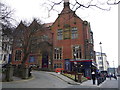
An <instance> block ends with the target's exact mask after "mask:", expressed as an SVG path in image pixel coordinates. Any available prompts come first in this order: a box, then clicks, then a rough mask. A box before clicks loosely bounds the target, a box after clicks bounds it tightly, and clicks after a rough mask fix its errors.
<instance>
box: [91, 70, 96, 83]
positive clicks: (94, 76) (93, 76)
mask: <svg viewBox="0 0 120 90" xmlns="http://www.w3.org/2000/svg"><path fill="white" fill-rule="evenodd" d="M92 80H93V85H95V80H96V75H95V72H94V71H93V72H92Z"/></svg>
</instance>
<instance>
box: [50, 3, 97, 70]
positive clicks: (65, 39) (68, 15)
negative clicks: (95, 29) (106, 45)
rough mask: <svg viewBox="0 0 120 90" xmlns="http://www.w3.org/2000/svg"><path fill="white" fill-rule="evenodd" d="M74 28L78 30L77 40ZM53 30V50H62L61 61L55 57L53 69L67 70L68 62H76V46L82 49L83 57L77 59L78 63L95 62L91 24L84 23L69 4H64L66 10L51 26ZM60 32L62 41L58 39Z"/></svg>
mask: <svg viewBox="0 0 120 90" xmlns="http://www.w3.org/2000/svg"><path fill="white" fill-rule="evenodd" d="M72 28H77V30H76V33H77V38H72V33H74V32H73V31H72ZM51 30H52V32H53V48H54V49H55V48H62V54H61V55H62V56H61V59H55V58H54V57H53V68H57V67H59V68H64V69H66V67H67V66H66V61H67V62H68V63H69V62H70V63H71V60H75V58H74V52H73V47H74V46H76V45H77V46H80V48H81V57H80V58H77V59H78V61H80V62H81V60H84V59H86V61H87V60H95V54H94V45H93V33H92V31H91V28H90V24H89V23H88V22H87V21H83V20H82V19H81V18H79V17H78V16H77V15H76V14H75V12H74V11H72V10H71V9H70V7H69V2H67V3H64V8H63V10H62V12H61V13H60V14H59V16H58V18H57V19H56V21H55V22H54V23H53V25H52V26H51ZM59 30H61V38H62V39H60V40H59V39H58V34H59ZM54 55H55V50H54ZM54 55H53V56H54ZM56 64H61V65H62V66H59V65H58V66H56ZM69 67H70V66H69ZM68 70H69V69H68ZM70 70H72V68H71V69H70Z"/></svg>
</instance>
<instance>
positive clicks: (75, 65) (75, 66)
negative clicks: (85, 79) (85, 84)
mask: <svg viewBox="0 0 120 90" xmlns="http://www.w3.org/2000/svg"><path fill="white" fill-rule="evenodd" d="M74 56H75V62H74V70H75V81H77V78H76V73H77V62H76V53H74Z"/></svg>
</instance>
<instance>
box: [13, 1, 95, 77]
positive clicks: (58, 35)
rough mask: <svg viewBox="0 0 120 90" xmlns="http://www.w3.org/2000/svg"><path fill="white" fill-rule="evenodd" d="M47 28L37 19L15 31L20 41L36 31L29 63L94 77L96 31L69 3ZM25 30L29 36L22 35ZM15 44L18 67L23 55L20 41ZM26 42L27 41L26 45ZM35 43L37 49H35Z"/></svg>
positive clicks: (14, 62)
mask: <svg viewBox="0 0 120 90" xmlns="http://www.w3.org/2000/svg"><path fill="white" fill-rule="evenodd" d="M44 26H45V28H44V29H41V27H40V25H39V23H38V22H37V21H35V20H34V21H33V22H32V23H31V24H30V25H29V26H25V25H24V24H23V23H22V22H21V23H20V24H19V25H18V27H17V28H16V30H15V32H16V33H19V38H21V37H26V36H28V33H29V31H31V30H36V33H34V34H33V35H32V40H31V43H30V46H31V47H29V48H30V49H29V50H30V51H31V52H30V53H29V55H28V56H27V61H26V64H27V65H29V64H36V65H38V66H39V67H40V68H49V69H52V68H53V69H56V68H64V70H66V71H76V72H81V73H83V74H84V76H86V77H91V71H92V70H94V69H96V60H95V51H94V40H93V32H92V31H91V28H90V23H88V22H87V21H83V20H82V19H81V18H79V17H78V16H77V15H76V14H75V12H74V11H72V10H71V9H70V6H69V0H65V2H64V8H63V10H62V12H61V13H60V14H59V15H58V18H57V19H56V20H55V22H54V23H48V24H45V25H44ZM22 30H25V32H26V33H27V34H22V32H23V31H22ZM20 33H21V35H20ZM15 35H17V34H15ZM27 38H28V37H27ZM14 41H15V42H17V43H14V45H15V46H14V49H13V57H12V63H13V64H15V65H16V64H20V63H21V61H22V60H23V56H24V54H23V48H22V47H21V45H22V44H21V42H20V41H19V39H15V40H14ZM27 41H28V39H26V41H25V43H26V42H27ZM17 44H18V46H16V45H17ZM36 44H38V45H37V49H35V48H34V46H36ZM27 50H28V49H27Z"/></svg>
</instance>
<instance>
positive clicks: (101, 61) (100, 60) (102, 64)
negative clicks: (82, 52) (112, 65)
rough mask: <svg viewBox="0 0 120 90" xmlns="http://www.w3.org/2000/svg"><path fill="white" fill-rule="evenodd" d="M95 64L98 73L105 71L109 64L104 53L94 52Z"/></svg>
mask: <svg viewBox="0 0 120 90" xmlns="http://www.w3.org/2000/svg"><path fill="white" fill-rule="evenodd" d="M96 63H97V68H98V69H99V71H107V70H108V68H109V63H108V61H107V55H106V54H105V53H102V55H101V53H100V52H96Z"/></svg>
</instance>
